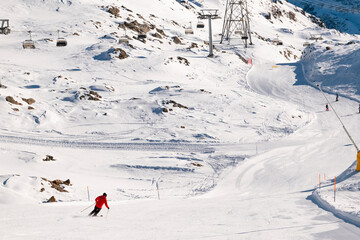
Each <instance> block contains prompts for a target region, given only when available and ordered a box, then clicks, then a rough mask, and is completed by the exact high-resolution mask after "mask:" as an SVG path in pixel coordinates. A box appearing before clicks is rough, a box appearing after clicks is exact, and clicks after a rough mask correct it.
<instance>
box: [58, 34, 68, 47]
mask: <svg viewBox="0 0 360 240" xmlns="http://www.w3.org/2000/svg"><path fill="white" fill-rule="evenodd" d="M59 32H60V31H59V30H58V38H57V40H56V46H57V47H66V46H67V41H66V39H65V38H63V37H59Z"/></svg>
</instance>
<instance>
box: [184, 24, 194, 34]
mask: <svg viewBox="0 0 360 240" xmlns="http://www.w3.org/2000/svg"><path fill="white" fill-rule="evenodd" d="M185 34H187V35H189V34H194V31H193V29H192V26H191V22H190V26H189V27H187V28H185Z"/></svg>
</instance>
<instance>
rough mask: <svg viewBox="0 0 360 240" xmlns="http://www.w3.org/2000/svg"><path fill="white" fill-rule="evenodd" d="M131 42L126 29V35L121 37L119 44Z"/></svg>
mask: <svg viewBox="0 0 360 240" xmlns="http://www.w3.org/2000/svg"><path fill="white" fill-rule="evenodd" d="M123 43H126V44H127V43H129V39H128V38H127V36H126V29H124V35H122V36H121V37H120V38H119V44H123Z"/></svg>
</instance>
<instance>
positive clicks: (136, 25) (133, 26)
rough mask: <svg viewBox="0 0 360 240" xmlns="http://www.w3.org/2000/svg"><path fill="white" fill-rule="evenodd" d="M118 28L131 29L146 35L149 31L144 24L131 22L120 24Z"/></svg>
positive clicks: (147, 26)
mask: <svg viewBox="0 0 360 240" xmlns="http://www.w3.org/2000/svg"><path fill="white" fill-rule="evenodd" d="M119 27H121V28H123V29H125V28H128V29H131V30H133V31H135V32H137V33H147V32H149V31H150V30H151V28H150V26H149V25H148V24H146V23H144V24H140V23H138V21H136V20H135V21H132V22H124V23H120V24H119Z"/></svg>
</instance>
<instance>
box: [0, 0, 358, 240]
mask: <svg viewBox="0 0 360 240" xmlns="http://www.w3.org/2000/svg"><path fill="white" fill-rule="evenodd" d="M189 4H190V5H187V4H185V5H182V4H180V3H179V2H177V1H165V0H160V1H155V0H147V1H141V4H139V2H138V1H130V0H123V1H106V2H105V1H99V0H81V1H55V0H52V1H50V0H46V1H29V0H15V1H11V2H1V3H0V12H1V14H2V16H4V17H8V18H10V24H11V27H12V33H11V34H10V35H7V36H4V35H1V36H0V42H1V45H0V51H1V53H2V54H1V55H0V62H1V63H2V66H3V67H1V68H0V73H1V74H0V76H1V80H0V81H1V84H2V85H3V86H5V87H4V88H0V109H1V110H2V115H1V116H0V118H1V120H2V122H3V123H4V124H2V126H1V127H0V142H1V147H0V152H1V163H2V166H3V167H2V168H1V170H0V179H1V182H2V186H0V199H1V201H0V209H1V211H2V212H6V214H3V215H2V216H1V218H0V221H1V224H0V236H1V238H3V239H39V238H50V239H89V238H90V239H96V238H99V237H102V238H103V237H104V238H107V239H119V238H121V237H122V238H126V239H202V238H204V239H239V238H246V239H357V237H358V236H359V233H360V231H359V228H358V227H356V226H354V225H351V224H348V223H346V222H344V221H343V220H340V219H338V218H336V217H334V216H333V215H332V214H331V213H329V212H326V211H323V210H322V209H321V208H319V207H318V206H317V205H315V204H313V202H312V201H311V192H312V191H313V190H314V187H315V186H316V183H317V180H318V174H319V173H321V174H323V173H325V174H326V176H329V177H333V176H337V175H339V174H340V173H341V172H342V171H343V170H344V169H347V168H348V167H349V166H350V165H351V164H352V163H353V161H354V156H355V153H354V149H353V147H352V146H351V145H349V140H348V139H347V137H346V135H345V134H344V133H343V130H342V129H341V128H340V127H339V123H338V121H337V119H336V118H335V116H334V115H332V113H331V112H325V111H324V105H325V100H324V98H323V96H322V95H321V93H320V92H319V91H318V90H317V88H315V87H314V86H316V85H315V84H314V83H313V79H312V78H311V77H310V76H312V77H313V76H316V81H317V82H321V83H322V86H324V89H325V90H326V91H327V92H328V93H333V92H336V91H337V92H339V93H341V100H340V102H339V103H336V104H337V105H338V106H339V109H338V110H339V113H340V115H341V116H342V117H344V118H345V119H344V122H345V124H346V125H347V127H348V128H349V129H350V131H351V132H352V134H353V135H354V136H359V129H358V127H357V122H358V121H357V117H358V116H357V115H356V114H355V113H354V110H357V102H354V101H353V100H354V99H357V97H358V95H357V92H356V91H355V90H354V89H356V90H357V85H358V84H356V81H355V80H354V79H353V78H351V77H352V76H353V75H354V76H356V74H357V67H356V64H357V63H356V62H354V60H356V59H357V58H356V57H354V56H356V53H357V50H358V49H357V47H358V41H359V38H358V36H351V35H340V36H339V35H338V34H339V33H338V32H336V31H332V30H330V31H329V30H326V29H322V28H319V27H318V26H317V25H316V24H314V23H313V22H312V20H313V19H311V18H309V15H308V14H302V13H301V12H300V11H297V9H296V8H295V7H294V6H292V5H291V4H289V3H287V2H283V3H272V2H270V1H265V0H262V1H249V9H250V11H251V19H252V31H253V32H254V33H253V42H254V45H253V46H251V47H249V48H247V49H245V48H244V47H243V45H242V44H241V41H240V39H238V38H236V37H234V38H233V39H232V40H231V42H230V44H228V43H226V44H224V45H220V44H219V40H220V36H219V33H220V32H221V27H222V21H221V20H214V21H213V30H214V38H215V47H216V50H215V55H216V57H215V58H212V59H209V58H206V55H207V54H208V50H207V45H206V43H205V41H207V36H208V35H207V31H206V28H205V29H202V30H201V29H194V31H195V34H194V35H185V34H184V30H185V28H186V27H188V26H189V25H190V24H189V22H190V21H191V22H192V26H193V27H195V23H196V22H197V11H199V8H198V6H204V7H215V8H219V9H220V13H221V14H223V13H224V6H225V1H220V0H211V1H198V2H197V1H190V3H189ZM111 7H117V8H119V9H120V16H118V17H117V16H115V15H112V14H111V13H109V12H108V11H109V9H111ZM277 10H279V11H280V12H281V14H278V15H277V16H276V17H273V18H272V19H270V20H269V19H266V18H265V15H266V13H268V12H272V11H275V12H278V11H277ZM290 12H292V13H293V14H294V15H292V14H290ZM293 16H295V18H294V17H293ZM133 20H136V21H137V22H139V23H140V24H145V25H146V26H145V25H142V26H141V27H142V28H143V29H145V30H146V31H148V30H149V32H148V33H147V39H146V41H141V40H139V39H137V37H138V32H136V30H131V29H130V28H129V27H127V29H126V31H124V28H123V27H122V26H124V23H125V22H126V23H127V24H129V23H131V21H133ZM151 24H153V25H154V26H152V25H151ZM58 29H59V30H60V35H61V36H63V37H66V39H67V40H68V43H69V44H68V46H67V47H65V48H57V47H55V46H54V45H55V42H54V41H56V38H57V35H56V34H57V32H56V30H58ZM28 30H31V31H32V37H33V39H34V41H35V44H36V47H37V48H36V49H34V50H24V49H22V46H21V43H22V41H23V40H25V39H27V38H28V34H27V32H26V31H28ZM310 34H322V35H323V38H324V40H323V41H324V42H322V43H313V44H312V45H311V46H310V47H308V48H307V49H305V54H303V50H304V47H303V44H304V42H306V41H308V40H307V39H308V38H309V36H310ZM124 35H127V36H128V38H129V41H130V44H129V45H127V44H119V43H118V40H119V39H120V38H122V37H124ZM159 36H160V37H159ZM175 37H178V38H179V39H180V41H181V43H182V44H176V43H175V41H174V40H175ZM275 38H279V39H281V40H282V41H283V42H284V45H282V46H276V45H274V44H273V43H274V42H273V40H274V39H275ZM335 39H337V40H335ZM339 39H342V40H341V42H343V43H347V42H350V41H355V44H351V45H340V44H338V45H336V43H339V42H340V40H339ZM330 42H331V44H333V45H331V48H332V49H333V48H334V49H336V50H334V51H324V50H323V47H322V44H324V43H326V44H329V43H330ZM196 45H197V46H196ZM335 46H336V48H335ZM118 48H121V49H122V50H124V51H125V52H126V53H127V54H128V55H129V57H128V58H125V59H119V58H117V57H118V56H119V54H120V50H119V49H118ZM313 49H315V50H313ZM310 50H311V52H310ZM314 51H315V53H318V54H314ZM344 53H347V54H349V55H348V56H352V57H353V59H354V60H350V59H349V57H345V56H344V57H342V55H344ZM238 55H241V56H243V57H244V58H252V59H253V63H254V66H252V67H251V66H250V65H246V64H244V63H243V62H242V61H241V60H240V59H239V57H238ZM302 55H303V57H302V60H301V62H297V61H298V60H299V59H300V58H301V56H302ZM318 56H320V57H319V58H318ZM333 58H335V59H337V60H336V61H335V62H334V66H332V65H330V63H332V62H333V60H332V59H333ZM343 59H349V61H347V62H346V63H345V65H346V66H348V74H347V75H346V76H347V78H346V82H345V83H344V85H346V87H343V86H342V84H339V82H338V81H337V79H338V77H337V76H339V75H338V74H340V73H339V71H340V70H342V69H343V68H341V66H340V65H339V64H338V63H339V62H342V61H345V60H343ZM317 64H318V65H319V66H320V65H321V66H325V65H326V64H327V65H326V66H332V71H320V70H317V69H316V68H315V66H316V65H317ZM315 69H316V70H315ZM303 70H304V71H303ZM309 73H311V74H312V75H311V74H309ZM342 75H343V73H342ZM91 91H92V92H91ZM94 92H96V94H95V93H94ZM328 93H327V94H328ZM98 95H100V96H101V98H100V97H98ZM8 96H11V97H13V99H14V100H15V101H17V102H18V103H21V104H22V105H18V104H16V103H10V102H9V101H8V100H9V98H7V97H8ZM328 96H329V97H330V98H331V95H328ZM346 97H348V98H346ZM23 98H24V99H23ZM29 98H33V99H35V102H34V103H32V104H28V103H27V102H28V99H29ZM89 98H99V99H98V100H97V101H93V100H91V99H89ZM6 99H8V100H6ZM29 107H32V108H34V109H31V108H29ZM164 109H166V110H167V111H166V110H164ZM355 139H357V138H355ZM356 142H358V141H357V140H356ZM46 155H52V156H54V158H55V161H43V159H45V157H46ZM340 160H341V161H340ZM354 176H356V175H354ZM56 179H60V180H61V181H65V180H67V179H70V184H69V185H67V184H65V183H61V184H59V186H58V187H57V188H58V189H59V188H60V189H63V190H66V191H67V192H60V191H59V190H56V189H55V188H54V186H53V183H51V181H53V180H56ZM351 181H354V183H356V181H357V179H355V180H354V178H352V180H351ZM156 182H157V183H158V186H159V191H158V189H156ZM343 182H344V184H345V183H346V182H347V180H345V179H344V181H343ZM357 182H358V181H357ZM347 183H349V184H350V182H347ZM55 187H56V186H55ZM88 187H89V190H90V192H89V195H90V200H89V199H88V197H89V196H88V192H87V189H88ZM348 189H349V190H351V189H350V188H348ZM103 192H107V193H108V199H109V205H110V211H107V210H106V209H103V210H102V212H101V214H103V216H104V217H103V218H95V219H94V218H87V217H86V214H87V213H88V212H90V209H87V210H85V211H82V210H83V209H85V208H86V207H88V206H90V205H91V204H92V203H93V199H94V198H95V197H96V196H98V195H100V194H102V193H103ZM346 192H348V193H350V191H346ZM344 193H345V191H344ZM51 196H54V197H55V198H56V200H57V201H58V202H56V203H46V201H47V200H48V199H49V198H50V197H51ZM343 196H345V194H344V195H343ZM346 196H349V197H351V196H350V195H347V194H346ZM158 198H160V201H159V200H158ZM324 199H326V198H325V197H324ZM351 199H354V198H351ZM339 204H340V205H339V206H337V208H338V210H342V207H343V206H345V205H346V206H350V207H351V206H353V205H354V204H356V199H355V200H354V201H350V200H346V199H345V198H344V199H343V200H341V201H340V200H339Z"/></svg>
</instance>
